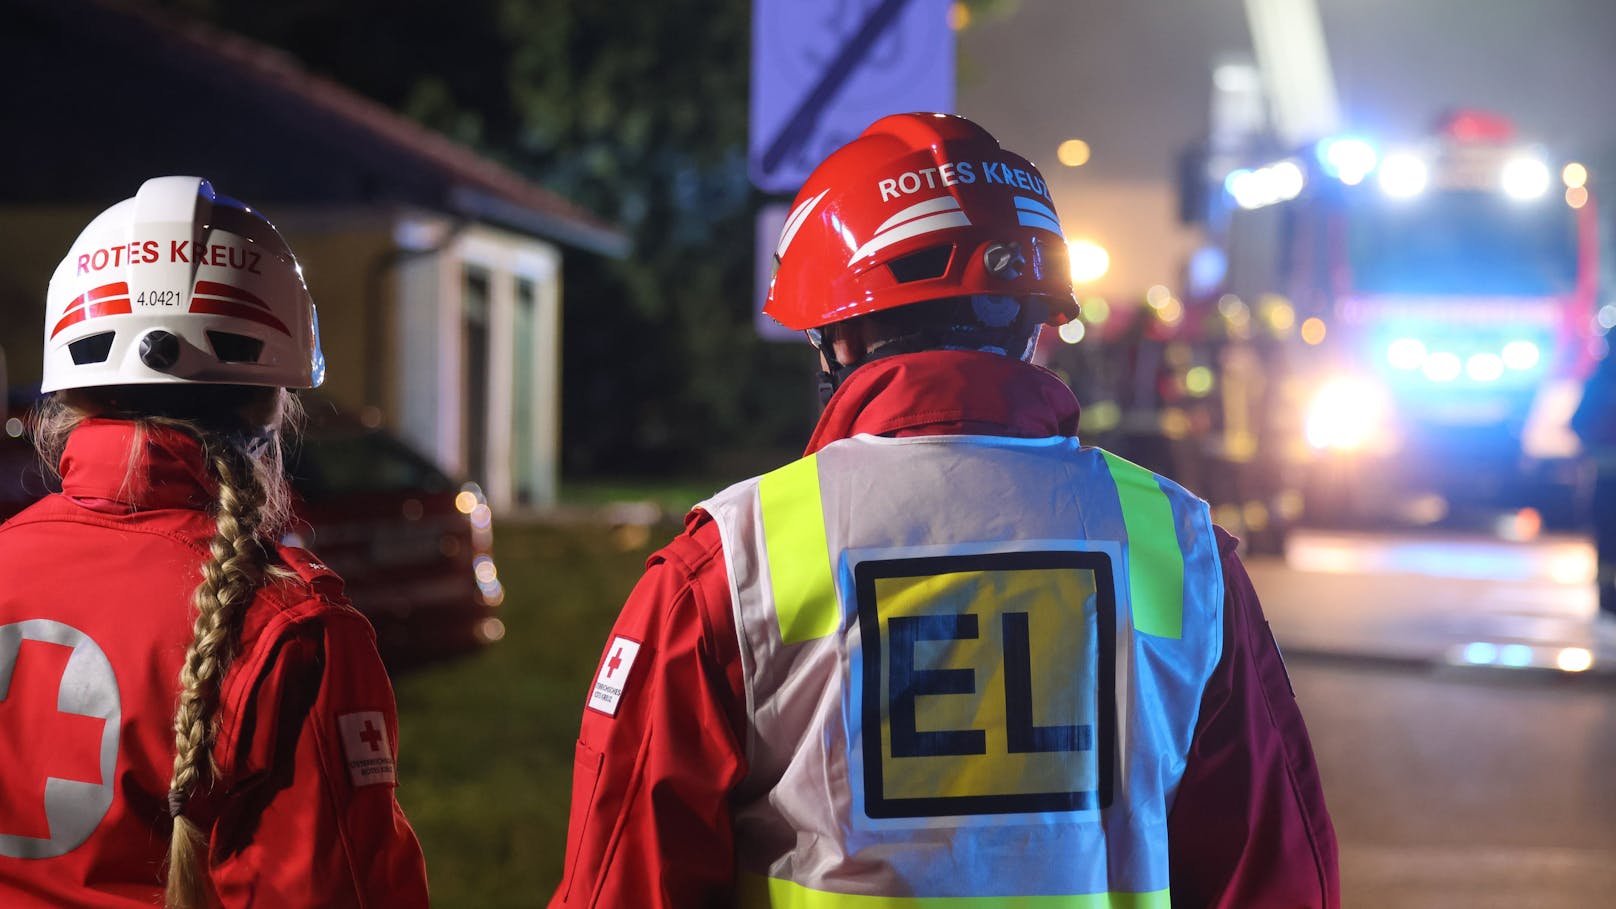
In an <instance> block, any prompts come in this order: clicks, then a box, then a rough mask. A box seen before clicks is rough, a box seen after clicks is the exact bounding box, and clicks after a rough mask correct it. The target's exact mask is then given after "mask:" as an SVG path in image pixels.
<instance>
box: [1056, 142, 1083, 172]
mask: <svg viewBox="0 0 1616 909" xmlns="http://www.w3.org/2000/svg"><path fill="white" fill-rule="evenodd" d="M1090 154H1091V150H1090V149H1089V144H1088V143H1087V142H1084V141H1083V140H1082V139H1067V140H1066V141H1065V142H1062V143H1061V144H1060V147H1059V148H1056V149H1055V157H1056V158H1059V159H1060V163H1062V164H1064V165H1066V166H1067V167H1082V166H1083V165H1085V164H1087V163H1089V155H1090Z"/></svg>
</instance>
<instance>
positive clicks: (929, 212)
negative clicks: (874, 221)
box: [848, 196, 971, 262]
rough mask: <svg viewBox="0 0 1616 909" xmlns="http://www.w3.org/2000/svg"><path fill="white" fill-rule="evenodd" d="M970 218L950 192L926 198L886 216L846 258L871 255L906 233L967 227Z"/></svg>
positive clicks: (854, 258)
mask: <svg viewBox="0 0 1616 909" xmlns="http://www.w3.org/2000/svg"><path fill="white" fill-rule="evenodd" d="M970 226H971V219H970V218H969V217H967V216H966V214H965V212H963V211H961V210H960V204H959V200H958V199H956V198H954V197H953V196H943V197H941V198H938V199H930V200H928V201H925V202H922V203H920V204H918V205H911V206H910V207H908V208H906V209H904V210H903V211H901V212H899V213H898V214H896V215H894V216H893V217H892V218H890V219H889V220H888V221H887V222H886V224H883V225H881V227H880V229H879V230H877V231H876V232H875V236H873V237H871V238H870V241H869V242H868V243H865V244H864V245H863V246H860V247H859V248H858V251H857V252H855V253H853V258H852V259H850V260H848V261H849V262H857V261H858V260H859V259H862V258H864V257H865V256H870V255H874V254H875V253H877V252H880V251H881V250H883V249H886V248H887V247H888V246H891V245H892V244H894V243H897V242H899V241H902V240H907V239H909V238H910V237H918V236H920V235H921V234H929V233H934V232H936V231H939V230H948V229H950V228H955V227H970Z"/></svg>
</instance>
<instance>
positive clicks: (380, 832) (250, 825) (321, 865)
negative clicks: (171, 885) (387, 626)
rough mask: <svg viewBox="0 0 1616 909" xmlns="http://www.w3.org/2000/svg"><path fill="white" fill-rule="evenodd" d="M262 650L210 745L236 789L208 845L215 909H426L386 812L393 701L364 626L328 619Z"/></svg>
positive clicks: (416, 863) (422, 875)
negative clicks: (231, 719)
mask: <svg viewBox="0 0 1616 909" xmlns="http://www.w3.org/2000/svg"><path fill="white" fill-rule="evenodd" d="M267 637H268V638H269V640H266V641H264V642H262V643H261V644H260V646H259V648H256V649H255V653H254V654H253V657H254V658H255V659H257V660H259V661H261V662H262V669H261V670H260V671H256V672H251V673H248V674H245V675H244V676H242V677H241V678H242V682H241V684H242V685H243V686H246V685H249V684H250V686H251V687H250V690H249V691H247V692H245V693H240V694H236V693H233V692H232V691H230V690H228V689H227V690H226V691H225V692H224V694H223V696H224V697H225V699H226V700H234V701H237V703H238V704H239V706H237V707H236V708H235V709H234V710H232V715H233V716H235V717H236V718H238V720H237V722H236V723H234V724H231V725H227V726H226V728H224V729H221V733H220V750H221V752H224V753H226V754H228V755H229V757H227V758H226V760H227V761H229V762H230V763H231V764H232V765H233V766H231V767H230V772H229V773H228V775H227V776H226V777H225V778H227V779H232V780H235V781H236V782H235V783H234V784H233V785H232V786H231V788H230V790H229V792H228V793H226V794H224V796H223V797H222V798H221V799H220V800H219V804H218V812H219V813H218V820H217V821H216V822H215V824H214V826H213V835H212V841H211V844H210V848H211V852H212V881H213V885H214V888H215V890H216V893H217V896H218V900H219V904H220V905H221V906H223V907H227V909H235V907H243V909H245V907H269V906H304V907H314V906H319V907H345V909H368V907H377V909H381V907H387V909H393V907H403V909H425V907H426V906H427V885H426V866H425V863H424V861H423V860H422V857H421V847H420V844H419V843H418V842H417V841H416V838H415V833H414V831H413V830H411V829H410V825H409V822H408V821H406V820H405V818H404V813H403V811H402V810H401V809H400V808H399V806H398V802H397V800H396V799H395V798H394V789H395V787H396V786H397V782H396V769H395V766H396V765H395V763H394V762H395V760H396V757H397V754H396V746H397V742H398V715H397V711H396V708H395V706H394V702H393V688H392V684H391V683H390V682H389V681H388V678H387V674H386V671H385V670H384V669H383V668H382V663H381V658H380V657H379V656H378V655H377V653H376V645H375V640H374V637H373V634H372V632H371V630H370V627H369V625H368V623H367V622H366V620H365V618H364V617H363V616H361V615H360V614H359V613H357V612H354V611H352V610H350V609H347V608H342V607H327V608H325V609H322V610H319V611H317V612H316V613H314V614H313V615H309V616H303V617H300V618H299V619H298V620H296V621H294V622H291V623H289V624H288V625H287V626H286V627H285V628H282V629H279V630H276V631H275V632H273V633H271V634H270V635H268V636H267ZM244 668H247V667H244ZM238 698H239V700H237V699H238Z"/></svg>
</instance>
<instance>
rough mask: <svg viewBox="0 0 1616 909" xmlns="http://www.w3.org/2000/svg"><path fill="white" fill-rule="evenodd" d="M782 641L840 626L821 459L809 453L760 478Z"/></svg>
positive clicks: (766, 545) (805, 637) (826, 632)
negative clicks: (821, 499) (822, 501)
mask: <svg viewBox="0 0 1616 909" xmlns="http://www.w3.org/2000/svg"><path fill="white" fill-rule="evenodd" d="M758 500H759V505H760V507H761V509H762V511H763V545H764V548H765V549H767V550H768V559H769V580H770V584H771V586H772V590H773V594H774V612H775V615H777V616H778V617H779V619H780V640H781V641H783V642H785V643H787V644H796V643H799V642H801V641H811V640H813V639H814V638H822V637H825V636H826V635H829V634H832V633H833V632H835V631H836V627H837V625H839V624H840V621H839V620H840V615H839V612H838V610H837V608H836V584H835V580H834V579H833V578H832V576H831V569H830V551H829V547H828V546H827V545H826V544H825V511H824V508H823V507H822V506H821V505H820V503H819V461H818V459H817V458H815V456H814V455H809V456H808V457H806V458H803V459H802V460H800V461H795V462H792V463H790V464H787V465H786V466H784V467H782V468H780V469H779V470H776V471H773V472H771V473H767V474H764V475H763V477H762V478H760V479H759V480H758Z"/></svg>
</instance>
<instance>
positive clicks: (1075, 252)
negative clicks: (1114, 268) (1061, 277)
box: [1066, 240, 1111, 284]
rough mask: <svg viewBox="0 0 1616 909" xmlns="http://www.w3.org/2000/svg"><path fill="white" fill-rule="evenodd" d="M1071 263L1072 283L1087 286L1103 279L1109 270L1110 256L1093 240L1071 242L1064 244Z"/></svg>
mask: <svg viewBox="0 0 1616 909" xmlns="http://www.w3.org/2000/svg"><path fill="white" fill-rule="evenodd" d="M1066 251H1067V255H1068V257H1069V258H1070V259H1071V263H1072V283H1074V284H1087V283H1089V282H1090V281H1098V280H1099V279H1100V278H1103V277H1105V273H1106V272H1108V271H1110V270H1111V254H1110V253H1108V252H1106V251H1105V247H1104V246H1101V245H1100V244H1098V243H1095V242H1094V241H1093V240H1072V241H1069V242H1068V243H1067V244H1066Z"/></svg>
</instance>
